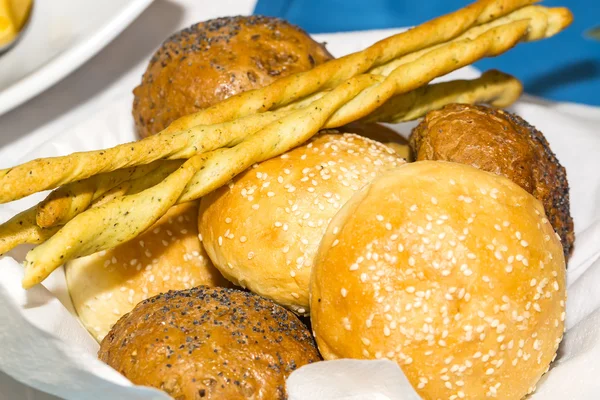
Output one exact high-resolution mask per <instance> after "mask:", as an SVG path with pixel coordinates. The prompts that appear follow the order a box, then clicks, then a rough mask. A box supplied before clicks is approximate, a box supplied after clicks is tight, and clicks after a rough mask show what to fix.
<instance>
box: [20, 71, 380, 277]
mask: <svg viewBox="0 0 600 400" xmlns="http://www.w3.org/2000/svg"><path fill="white" fill-rule="evenodd" d="M375 81H376V78H374V77H373V76H371V75H361V76H358V77H355V78H352V79H350V80H348V81H347V82H344V83H343V84H341V85H339V86H338V87H337V88H335V89H334V90H332V91H331V92H329V93H328V94H327V95H326V96H324V97H323V98H322V99H321V100H319V101H316V102H315V103H313V104H311V105H310V106H309V107H306V108H305V109H301V110H298V111H295V112H293V113H291V114H290V115H288V116H287V117H284V118H282V119H280V120H278V121H275V122H273V123H271V124H269V125H268V126H266V127H265V128H263V129H261V130H260V131H258V132H256V133H254V134H253V135H251V136H250V137H249V138H247V139H246V140H245V141H244V142H242V143H240V144H239V145H237V146H235V147H233V148H232V149H227V150H225V149H219V150H215V151H214V152H211V153H206V154H199V155H196V156H193V157H192V158H190V159H189V160H188V161H186V162H185V163H184V164H183V165H182V166H181V167H180V168H179V169H178V170H177V171H175V172H174V173H172V174H171V175H169V177H167V178H166V179H165V180H164V181H163V182H161V183H159V184H158V185H156V186H154V187H152V188H150V189H146V190H144V191H142V192H140V193H138V194H134V195H128V196H124V197H121V198H117V199H114V200H112V201H109V202H107V203H106V204H103V205H101V206H99V207H95V208H91V209H89V210H87V211H85V212H83V213H81V214H79V215H78V216H76V217H75V218H73V219H72V220H71V221H69V222H68V223H67V224H66V225H65V226H63V227H62V228H61V229H60V230H59V231H58V232H57V233H56V234H55V235H54V236H52V237H51V238H50V239H48V240H47V241H46V242H45V243H43V244H41V245H39V246H38V247H36V248H35V249H33V250H32V251H30V252H29V253H28V254H27V257H26V262H25V277H24V278H23V287H24V288H30V287H31V286H33V285H35V284H37V283H40V282H41V281H42V280H44V279H45V278H46V277H47V276H48V275H49V274H50V273H51V272H52V271H54V270H55V269H56V268H58V267H59V266H60V265H62V264H63V263H65V262H67V261H69V260H72V259H74V258H78V257H83V256H86V255H89V254H92V253H95V252H98V251H101V250H105V249H109V248H112V247H115V246H117V245H119V244H121V243H123V242H126V241H128V240H131V239H133V238H135V237H136V236H137V235H139V234H140V233H142V232H143V231H145V230H146V229H148V228H149V227H150V226H151V225H152V224H153V223H154V222H156V221H157V220H158V219H159V218H160V217H161V216H162V215H164V213H165V212H166V211H167V210H168V209H169V208H170V207H171V206H173V205H174V204H175V203H176V202H177V201H178V199H180V197H181V194H182V193H183V191H184V189H185V188H186V186H187V185H188V183H190V182H191V179H192V178H197V177H198V174H199V173H201V172H202V171H209V174H208V175H207V174H200V176H201V177H202V179H205V180H204V181H203V184H204V186H205V187H207V186H211V185H212V187H214V188H216V187H218V186H221V185H222V184H223V183H224V182H223V179H224V180H225V182H226V181H227V180H228V179H230V178H232V177H233V176H229V175H225V173H227V174H230V173H233V175H236V174H237V173H239V172H241V171H243V170H244V169H246V168H247V167H248V166H249V165H251V164H253V163H254V162H255V161H257V160H261V159H266V158H270V157H273V156H275V155H277V154H280V153H282V152H285V151H286V150H287V149H289V148H290V147H294V146H296V145H297V144H298V143H302V142H304V141H306V140H308V139H309V138H310V137H311V136H312V135H314V134H315V133H317V132H318V130H319V128H320V127H321V126H323V124H324V123H325V120H327V118H328V117H329V116H330V115H331V114H333V113H334V112H335V110H336V109H337V108H339V107H341V106H342V105H343V104H345V103H346V102H348V100H350V99H351V98H353V97H354V96H356V95H357V94H358V93H359V92H360V91H362V90H363V89H364V88H365V87H368V86H369V85H371V84H373V82H375ZM232 155H233V157H232ZM232 170H233V172H231V171H232ZM194 174H196V175H194ZM195 183H196V184H197V183H198V182H197V181H195ZM215 185H216V186H215ZM179 202H185V201H184V200H179Z"/></svg>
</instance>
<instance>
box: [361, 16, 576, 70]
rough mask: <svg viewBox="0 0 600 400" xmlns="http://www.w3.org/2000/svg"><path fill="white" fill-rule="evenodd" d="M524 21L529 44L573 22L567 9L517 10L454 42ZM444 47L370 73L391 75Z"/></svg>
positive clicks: (470, 30) (426, 50) (392, 62)
mask: <svg viewBox="0 0 600 400" xmlns="http://www.w3.org/2000/svg"><path fill="white" fill-rule="evenodd" d="M524 19H528V20H530V23H529V24H530V25H529V26H530V27H529V31H528V33H527V36H526V37H525V38H523V40H525V41H528V42H531V41H535V40H540V39H544V38H547V37H550V36H553V35H555V34H557V33H558V32H560V31H562V30H563V29H564V28H565V27H567V26H568V25H569V24H570V23H571V22H572V21H573V17H572V15H571V13H570V12H569V10H567V9H566V8H546V7H542V6H527V7H523V8H521V9H519V10H516V11H514V12H512V13H510V14H508V15H506V16H504V17H501V18H498V19H495V20H493V21H490V22H488V23H486V24H482V25H479V26H476V27H473V28H471V29H469V30H468V31H466V32H465V33H463V34H462V35H460V36H459V37H458V38H456V39H454V41H459V40H464V39H474V38H476V37H477V36H479V35H481V34H483V33H484V32H486V31H488V30H490V29H492V28H495V27H497V26H500V25H505V24H507V23H510V22H514V21H519V20H524ZM443 45H444V44H443V43H442V44H438V45H435V46H432V47H430V48H426V49H422V50H419V51H415V52H413V53H410V54H407V55H405V56H403V57H399V58H397V59H395V60H393V61H391V62H389V63H387V64H385V65H382V66H379V67H377V68H373V69H371V70H369V73H373V74H381V75H389V74H390V72H391V71H393V70H394V69H396V68H397V67H399V66H400V65H402V64H406V63H407V62H410V61H414V60H416V59H417V58H419V57H421V56H422V55H423V54H425V53H427V52H429V51H431V50H434V49H436V48H439V47H440V46H443Z"/></svg>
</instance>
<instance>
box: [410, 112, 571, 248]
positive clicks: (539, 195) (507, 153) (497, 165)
mask: <svg viewBox="0 0 600 400" xmlns="http://www.w3.org/2000/svg"><path fill="white" fill-rule="evenodd" d="M410 144H411V148H412V153H413V154H414V159H415V160H417V161H421V160H443V161H452V162H458V163H463V164H469V165H472V166H474V167H477V168H481V169H483V170H485V171H488V172H493V173H495V174H499V175H503V176H505V177H507V178H508V179H510V180H512V181H513V182H515V183H516V184H518V185H519V186H521V187H522V188H523V189H525V190H527V191H528V192H529V193H531V194H532V195H533V196H534V197H535V198H536V199H538V200H540V201H541V202H542V204H543V205H544V209H545V210H546V214H547V215H548V220H550V223H551V224H552V226H553V227H554V229H555V230H556V232H557V233H558V234H559V235H560V237H561V241H562V245H563V249H564V253H565V257H568V256H569V255H570V253H571V250H572V249H573V242H574V241H575V234H574V232H573V219H572V218H571V212H570V209H569V208H570V207H569V183H568V181H567V173H566V171H565V168H564V167H563V166H562V165H561V164H560V162H559V161H558V159H557V158H556V156H555V155H554V153H553V152H552V150H551V149H550V145H549V144H548V141H546V138H545V137H544V135H543V134H542V132H540V131H538V130H537V129H535V128H534V127H533V126H531V125H530V124H528V123H527V122H526V121H525V120H523V119H522V118H521V117H519V116H517V115H515V114H511V113H509V112H507V111H503V110H497V109H494V108H490V107H484V106H475V105H469V104H450V105H448V106H446V107H444V108H442V109H441V110H436V111H431V112H429V113H428V114H427V115H426V117H425V118H424V119H423V121H422V122H421V123H420V124H419V125H418V126H417V127H416V128H415V129H414V130H413V133H412V135H411V137H410Z"/></svg>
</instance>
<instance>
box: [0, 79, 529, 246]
mask: <svg viewBox="0 0 600 400" xmlns="http://www.w3.org/2000/svg"><path fill="white" fill-rule="evenodd" d="M521 89H522V88H521V84H520V83H519V81H518V80H517V79H515V78H513V77H511V76H510V75H507V74H504V73H502V72H499V71H488V72H486V73H484V74H483V75H482V76H481V77H479V78H477V79H474V80H470V81H450V82H443V83H436V84H430V85H427V86H423V87H420V88H418V89H415V90H413V91H410V92H407V93H403V94H400V95H397V96H394V97H392V98H391V99H390V100H388V101H387V102H385V103H384V104H383V106H381V107H380V108H379V109H377V110H376V111H375V112H374V113H372V114H370V115H368V116H367V117H365V118H364V120H366V121H369V122H371V121H379V122H403V121H409V120H411V119H415V118H419V117H422V116H423V115H425V114H426V113H427V112H428V111H430V110H434V109H438V108H441V107H443V106H444V105H446V104H450V103H456V102H460V103H484V102H485V103H491V104H492V105H495V106H498V107H505V106H507V105H509V104H512V103H513V102H514V101H515V100H516V99H517V98H518V97H519V95H520V93H521ZM326 93H328V92H320V96H319V98H320V97H322V96H324V95H325V94H326ZM314 100H315V99H313V101H314ZM298 104H300V103H298ZM308 104H310V103H306V104H305V106H306V105H308ZM281 110H283V109H281ZM287 111H289V112H292V111H293V108H289V109H287ZM156 162H157V163H165V164H167V165H168V164H171V166H170V167H169V166H167V167H164V166H163V167H158V168H156V169H155V170H154V171H153V172H152V173H151V174H148V175H144V176H143V177H140V178H138V179H134V180H131V181H125V182H122V183H121V184H119V185H117V186H115V187H114V188H112V189H110V190H109V191H108V192H106V193H104V194H102V195H101V196H100V197H98V198H95V200H93V201H92V202H91V206H94V207H95V206H98V205H101V204H104V203H106V202H108V201H110V200H112V199H115V198H118V197H121V196H124V195H127V194H134V193H138V192H140V191H142V190H144V189H147V188H149V187H152V186H153V185H155V184H157V183H159V182H160V181H162V180H163V179H164V178H166V176H167V175H168V173H170V172H172V170H174V169H175V168H177V167H178V166H179V165H181V163H182V161H180V160H174V161H156ZM117 172H119V170H118V171H115V173H117ZM93 178H94V177H92V178H89V179H93ZM68 186H70V185H66V186H64V187H62V188H61V189H63V188H66V187H68ZM61 189H58V190H61ZM95 191H96V192H99V191H100V190H99V189H98V188H96V189H95ZM70 199H71V200H73V201H77V203H78V204H82V203H81V201H80V200H79V199H77V198H76V197H70ZM46 201H47V200H46ZM47 204H53V207H55V210H58V207H60V205H61V204H63V202H60V203H58V202H57V203H47ZM41 205H42V204H40V205H38V214H39V207H41ZM86 209H87V207H83V206H81V207H80V208H79V209H77V210H74V209H68V208H67V209H65V211H66V212H69V213H70V214H62V215H63V218H64V219H63V221H65V222H66V221H68V220H70V219H72V218H73V217H74V216H75V215H77V214H79V213H82V212H83V211H85V210H86ZM34 212H35V211H34ZM15 218H17V217H15ZM13 220H14V218H13ZM13 220H11V221H9V222H6V223H5V224H2V225H0V253H5V252H6V251H8V250H11V249H12V248H13V247H15V246H17V245H19V244H21V243H42V242H44V241H45V240H46V239H47V238H48V237H49V235H50V234H51V233H54V232H55V230H54V231H52V230H48V231H46V230H42V231H40V230H39V228H38V226H37V225H36V221H35V218H29V219H22V220H19V221H20V223H19V224H15V222H14V221H13ZM63 224H64V223H63ZM57 225H62V224H58V223H56V224H55V226H57ZM39 232H44V235H41V236H40V235H39Z"/></svg>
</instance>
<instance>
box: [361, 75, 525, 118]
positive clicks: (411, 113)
mask: <svg viewBox="0 0 600 400" xmlns="http://www.w3.org/2000/svg"><path fill="white" fill-rule="evenodd" d="M522 92H523V85H522V84H521V82H519V80H518V79H516V78H514V77H512V76H510V75H508V74H505V73H503V72H500V71H497V70H490V71H486V72H485V73H483V75H481V77H479V78H477V79H474V80H456V81H450V82H443V83H436V84H432V85H427V86H422V87H420V88H418V89H416V90H413V91H411V92H408V93H405V94H401V95H397V96H394V97H392V98H391V99H389V100H388V101H387V102H385V103H384V104H383V105H382V106H381V107H379V108H378V109H377V110H375V112H373V113H372V114H369V115H367V116H366V117H365V118H363V119H362V121H363V122H391V123H398V122H405V121H411V120H414V119H417V118H420V117H422V116H423V115H425V114H427V112H429V111H431V110H437V109H440V108H442V107H444V106H445V105H447V104H451V103H467V104H477V103H488V104H490V105H493V106H495V107H508V106H509V105H511V104H512V103H514V102H515V101H517V99H518V98H519V97H520V96H521V93H522Z"/></svg>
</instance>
